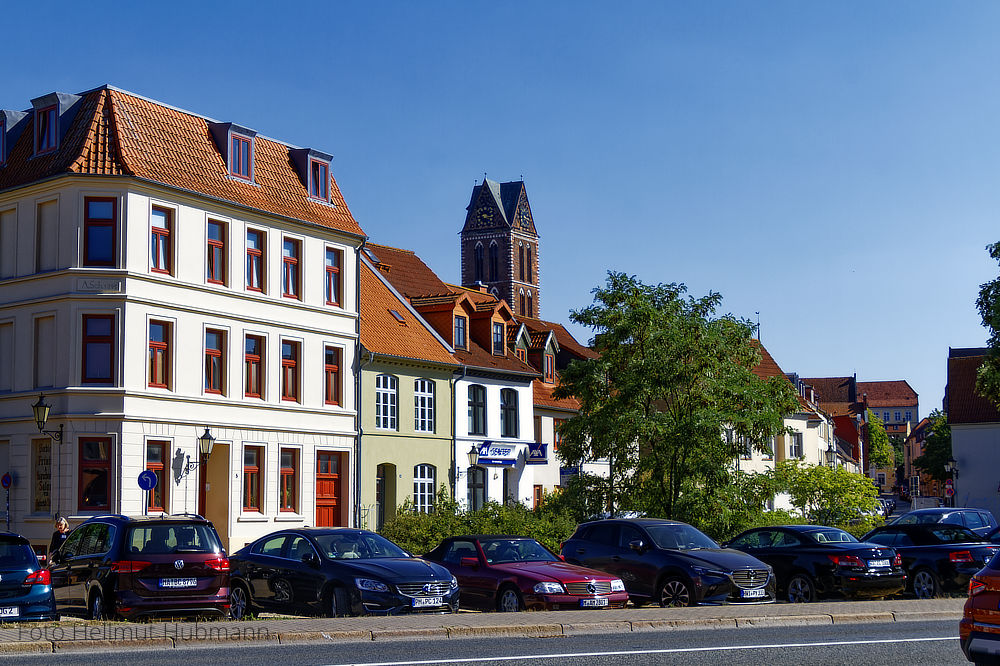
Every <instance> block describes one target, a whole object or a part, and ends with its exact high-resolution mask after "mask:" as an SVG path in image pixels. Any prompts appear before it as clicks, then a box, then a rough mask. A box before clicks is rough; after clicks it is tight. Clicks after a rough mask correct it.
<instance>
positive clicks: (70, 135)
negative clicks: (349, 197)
mask: <svg viewBox="0 0 1000 666" xmlns="http://www.w3.org/2000/svg"><path fill="white" fill-rule="evenodd" d="M82 97H83V99H82V100H81V101H80V107H79V110H78V111H77V113H76V115H75V117H74V118H73V122H72V124H71V126H70V128H69V130H68V131H67V133H66V135H65V137H64V138H63V139H62V141H61V142H60V145H59V148H58V149H57V150H56V151H55V152H53V153H51V154H45V155H40V156H34V157H33V156H32V151H33V150H34V148H33V137H34V128H33V123H34V119H33V117H31V118H30V119H29V120H28V125H27V126H26V127H25V129H24V131H23V132H22V133H21V136H20V137H19V138H18V141H17V144H16V145H15V146H13V148H12V151H11V154H10V159H9V160H8V163H7V166H6V167H3V168H0V190H3V189H8V188H12V187H18V186H22V185H26V184H29V183H32V182H34V181H37V180H40V179H42V178H46V177H50V176H57V175H64V174H82V175H123V176H133V177H136V178H140V179H144V180H148V181H151V182H154V183H159V184H162V185H166V186H168V187H173V188H178V189H181V190H186V191H188V192H193V193H195V194H199V195H202V196H205V197H209V198H212V199H217V200H219V201H223V202H227V203H231V204H235V205H237V206H242V207H247V208H251V209H254V210H258V211H262V212H265V213H269V214H272V215H277V216H280V217H286V218H292V219H296V220H301V221H303V222H308V223H313V224H317V225H320V226H323V227H328V228H330V229H336V230H338V231H342V232H346V233H349V234H353V235H357V236H363V235H364V231H362V230H361V227H360V226H359V225H358V223H357V222H356V221H355V220H354V218H353V216H352V215H351V212H350V210H348V208H347V203H346V202H345V201H344V197H343V195H342V194H341V192H340V188H339V187H338V186H337V182H336V180H335V179H334V178H333V175H332V173H331V175H330V187H329V192H330V203H329V204H325V203H322V202H318V201H314V200H312V199H310V198H309V196H308V192H307V190H306V185H305V184H304V183H303V182H302V180H301V178H300V176H299V174H298V172H297V171H296V169H295V167H294V166H293V165H292V162H291V161H290V157H289V146H288V145H286V144H283V143H280V142H277V141H274V140H271V139H268V138H266V137H264V136H261V135H257V137H256V138H255V140H254V182H253V183H249V182H246V181H243V180H241V179H239V178H232V177H230V175H229V169H228V168H227V166H226V163H225V161H224V160H223V157H222V154H221V153H220V152H219V150H218V149H217V148H216V145H215V142H214V140H213V138H212V136H211V133H210V131H209V120H208V119H207V118H205V117H203V116H198V115H195V114H193V113H189V112H187V111H181V110H179V109H175V108H172V107H168V106H165V105H163V104H160V103H158V102H154V101H151V100H148V99H145V98H143V97H139V96H137V95H134V94H132V93H128V92H125V91H122V90H117V89H115V88H111V87H102V88H99V89H97V90H92V91H90V92H87V93H84V94H83V95H82Z"/></svg>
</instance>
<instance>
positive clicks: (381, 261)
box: [365, 243, 453, 299]
mask: <svg viewBox="0 0 1000 666" xmlns="http://www.w3.org/2000/svg"><path fill="white" fill-rule="evenodd" d="M365 250H366V251H367V253H368V256H369V257H370V258H371V259H372V261H373V263H376V264H377V265H379V268H380V270H382V271H383V272H384V273H385V275H386V277H387V279H388V280H389V282H391V283H392V286H393V287H395V288H396V290H397V291H398V292H400V293H401V294H403V296H406V297H407V298H411V299H412V298H417V297H430V296H449V297H452V296H453V290H452V289H451V288H450V287H449V286H448V285H446V284H445V283H444V282H442V281H441V278H439V277H438V276H437V274H436V273H434V271H432V270H431V269H430V268H429V267H428V266H427V264H425V263H424V262H423V261H422V260H421V259H420V257H418V256H417V255H416V253H414V252H412V251H411V250H401V249H399V248H395V247H389V246H388V245H378V244H376V243H368V244H367V245H365Z"/></svg>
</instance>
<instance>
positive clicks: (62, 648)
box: [46, 638, 174, 652]
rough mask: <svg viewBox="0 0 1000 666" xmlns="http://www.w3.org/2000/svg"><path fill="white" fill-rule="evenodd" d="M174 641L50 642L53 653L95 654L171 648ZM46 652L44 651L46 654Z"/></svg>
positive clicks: (99, 640) (163, 639)
mask: <svg viewBox="0 0 1000 666" xmlns="http://www.w3.org/2000/svg"><path fill="white" fill-rule="evenodd" d="M172 647H174V641H173V640H171V639H169V638H135V639H122V640H115V641H109V640H101V639H98V640H87V639H80V640H70V641H52V651H53V652H95V651H104V650H110V649H112V648H129V649H132V648H172ZM47 651H48V650H46V652H47Z"/></svg>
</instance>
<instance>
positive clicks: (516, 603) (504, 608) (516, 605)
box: [497, 585, 524, 613]
mask: <svg viewBox="0 0 1000 666" xmlns="http://www.w3.org/2000/svg"><path fill="white" fill-rule="evenodd" d="M497 610H498V611H500V612H502V613H516V612H518V611H523V610H524V599H522V598H521V593H520V592H518V591H517V590H515V589H514V588H513V587H511V586H509V585H508V586H507V587H504V588H502V589H501V590H500V594H498V595H497Z"/></svg>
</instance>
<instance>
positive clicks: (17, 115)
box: [0, 109, 30, 167]
mask: <svg viewBox="0 0 1000 666" xmlns="http://www.w3.org/2000/svg"><path fill="white" fill-rule="evenodd" d="M29 118H30V116H29V115H28V113H27V112H25V111H8V110H7V109H0V167H2V166H5V165H6V164H7V158H8V157H10V151H11V150H13V149H14V144H15V143H17V139H18V137H20V136H21V132H23V131H24V128H25V127H27V125H28V119H29Z"/></svg>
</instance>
